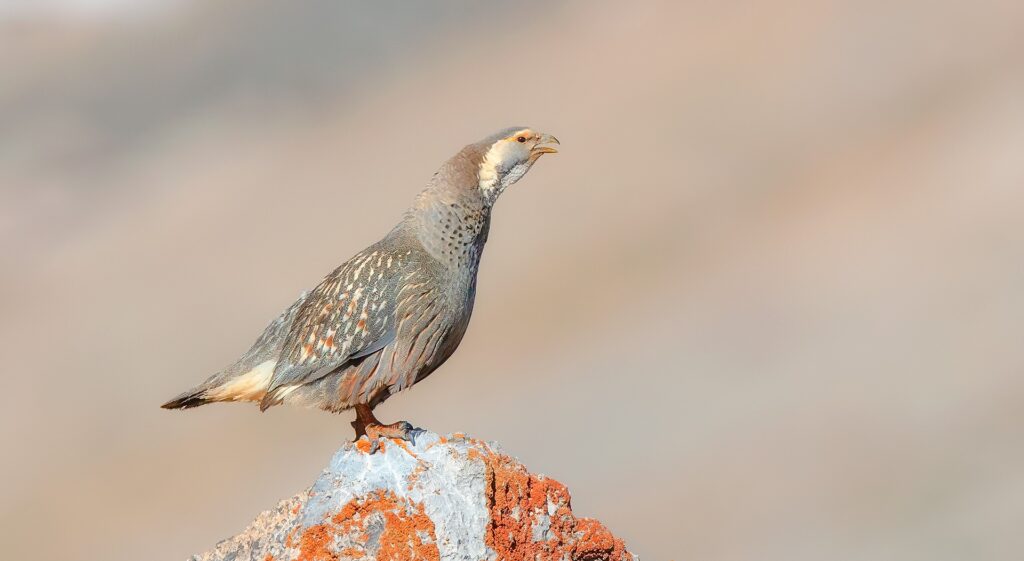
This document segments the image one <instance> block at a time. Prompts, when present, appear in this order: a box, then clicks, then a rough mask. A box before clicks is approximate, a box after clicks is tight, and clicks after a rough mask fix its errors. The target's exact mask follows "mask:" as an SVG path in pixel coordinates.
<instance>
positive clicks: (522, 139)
mask: <svg viewBox="0 0 1024 561" xmlns="http://www.w3.org/2000/svg"><path fill="white" fill-rule="evenodd" d="M547 144H559V142H558V139H557V138H555V137H553V136H551V135H550V134H545V133H541V132H537V131H534V130H533V129H529V128H526V127H513V128H509V129H505V130H503V131H501V132H499V133H497V134H494V135H491V136H489V137H487V138H485V139H484V140H482V141H480V142H479V143H477V148H478V149H479V152H478V153H479V154H480V167H479V170H478V172H477V175H478V177H479V187H480V191H481V192H482V193H483V195H484V198H485V199H486V200H488V201H489V202H491V203H493V202H494V201H495V200H496V199H497V198H498V195H500V194H501V192H502V191H504V190H505V189H506V188H507V187H508V186H509V185H512V184H513V183H515V182H516V181H519V180H520V179H521V178H522V177H523V176H524V175H526V172H528V171H530V168H531V167H533V164H534V163H536V162H537V160H538V159H540V157H541V156H543V155H544V154H554V153H556V152H558V150H555V149H554V148H552V147H551V146H546V145H547Z"/></svg>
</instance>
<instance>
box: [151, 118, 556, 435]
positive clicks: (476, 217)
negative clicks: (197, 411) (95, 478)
mask: <svg viewBox="0 0 1024 561" xmlns="http://www.w3.org/2000/svg"><path fill="white" fill-rule="evenodd" d="M552 144H561V143H560V142H559V141H558V139H557V138H555V137H554V136H552V135H550V134H546V133H541V132H536V131H534V130H533V129H531V128H528V127H511V128H506V129H503V130H501V131H499V132H498V133H496V134H493V135H490V136H488V137H486V138H484V139H483V140H481V141H479V142H475V143H472V144H469V145H467V146H465V147H464V148H462V150H460V151H459V152H458V153H456V154H455V155H454V156H452V157H451V158H450V159H448V160H447V161H446V162H444V164H442V165H441V167H440V168H439V169H438V170H437V171H436V172H435V173H434V175H433V177H432V178H431V179H430V181H429V182H428V183H427V185H426V188H424V189H423V190H422V191H421V192H420V193H419V195H417V196H416V198H415V200H414V202H413V204H412V206H411V207H410V208H409V209H408V210H407V211H406V212H405V213H404V215H403V216H402V219H401V220H400V221H399V223H398V225H397V226H395V227H394V228H393V229H392V230H391V231H390V232H389V233H388V234H387V235H385V236H384V237H383V238H382V239H381V240H380V241H378V242H376V243H374V244H372V245H370V246H369V247H367V248H366V249H364V250H362V251H360V252H358V253H356V254H355V255H354V256H352V257H351V258H350V259H349V260H347V261H345V262H344V263H342V264H341V265H340V266H338V267H337V268H336V269H334V271H332V272H331V273H330V274H328V275H327V276H326V277H324V278H323V280H321V281H320V283H319V284H317V285H316V286H315V287H314V288H313V289H311V290H309V291H307V292H304V293H303V294H302V295H300V296H299V298H298V299H297V300H296V301H295V302H294V303H293V304H292V305H290V306H289V307H288V308H287V309H285V310H284V312H282V313H281V314H280V315H279V316H277V318H275V319H274V320H273V321H272V322H271V323H270V325H268V326H267V327H266V329H264V331H263V333H262V334H261V335H260V336H259V337H258V338H257V339H256V341H255V343H253V345H252V347H251V348H250V349H249V350H248V351H247V352H246V353H245V354H243V355H242V356H241V357H240V358H239V359H238V360H236V361H235V362H234V363H232V364H231V365H229V366H228V367H227V368H225V369H223V370H221V371H219V372H217V373H215V374H213V375H212V376H210V377H209V378H207V379H206V380H205V381H204V382H202V383H201V384H199V385H198V386H195V387H193V388H192V389H190V390H188V391H186V392H184V393H182V394H181V395H179V396H177V397H175V398H174V399H172V400H170V401H168V402H167V403H164V404H163V405H162V407H163V408H165V409H189V408H193V407H198V406H200V405H205V404H208V403H215V402H234V401H242V402H253V403H257V404H258V405H259V408H260V410H261V411H266V410H267V409H268V408H270V407H273V406H275V405H279V404H286V405H297V406H302V407H307V408H319V409H322V410H325V411H328V412H332V413H340V412H343V411H347V410H349V409H355V413H356V419H355V420H354V421H352V423H351V425H352V427H353V429H355V438H356V439H357V440H358V439H360V438H361V437H363V436H365V437H366V438H367V439H369V440H370V441H372V442H373V443H374V444H376V442H377V440H379V439H381V438H398V439H402V440H412V439H413V438H414V437H415V435H416V433H417V431H418V430H419V429H415V428H414V427H413V425H412V424H411V423H409V422H408V421H397V422H394V423H390V424H384V423H383V422H381V421H380V420H378V419H377V418H376V417H375V416H374V414H373V410H374V408H375V407H376V406H378V405H380V404H381V403H383V402H384V401H385V400H386V399H388V398H389V397H391V396H392V395H394V394H396V393H398V392H400V391H402V390H405V389H408V388H410V387H412V386H413V385H414V384H416V383H418V382H420V381H422V380H423V379H425V378H426V377H427V376H429V375H430V374H431V373H433V372H434V371H435V370H437V369H438V368H439V367H440V366H441V365H442V364H443V363H444V362H445V361H446V360H447V359H448V358H449V357H450V356H452V353H454V352H455V350H456V348H457V347H458V346H459V343H460V342H461V341H462V338H463V335H465V333H466V329H467V327H468V325H469V320H470V316H471V315H472V313H473V303H474V301H475V299H476V291H477V273H478V271H479V269H480V258H481V255H482V253H483V249H484V244H485V243H486V242H487V235H488V231H489V230H490V224H491V212H492V209H493V207H494V204H495V202H496V201H497V200H498V198H499V197H500V196H501V194H502V193H503V192H504V191H505V190H506V189H507V188H508V187H510V186H511V185H512V184H514V183H516V182H517V181H519V180H520V179H522V178H523V176H524V175H526V173H527V172H528V171H530V169H531V168H532V167H533V165H534V164H535V163H536V162H537V161H538V160H539V159H540V158H541V157H542V156H543V155H545V154H554V153H557V152H558V150H556V149H555V148H554V147H553V146H551V145H552ZM374 448H376V446H374Z"/></svg>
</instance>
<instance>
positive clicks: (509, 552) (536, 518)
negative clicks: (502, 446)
mask: <svg viewBox="0 0 1024 561" xmlns="http://www.w3.org/2000/svg"><path fill="white" fill-rule="evenodd" d="M481 456H482V457H483V459H484V462H485V464H486V466H487V479H488V485H487V495H488V496H487V503H488V505H489V507H490V514H491V521H490V525H489V526H488V527H487V534H486V536H485V538H484V539H485V543H486V544H487V545H488V547H490V548H491V549H493V550H494V551H495V553H497V556H498V559H501V560H502V561H561V560H563V559H573V560H580V561H620V560H623V559H631V556H630V555H629V554H628V553H627V552H626V547H625V544H624V543H623V541H622V540H621V539H619V538H616V537H615V536H613V535H612V534H611V532H609V531H608V529H607V528H605V527H604V525H602V524H601V523H599V522H597V521H594V520H590V519H587V518H583V519H577V518H576V517H575V516H574V515H573V513H572V509H571V506H570V497H569V490H568V489H566V487H565V486H564V485H562V484H561V483H559V482H558V481H555V480H553V479H548V478H546V477H543V476H537V475H533V474H531V473H529V472H528V471H526V469H525V468H524V467H523V466H522V465H521V464H519V463H518V462H516V461H515V460H513V459H511V458H509V457H508V456H505V455H502V454H496V453H491V454H486V455H481Z"/></svg>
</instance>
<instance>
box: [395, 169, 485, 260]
mask: <svg viewBox="0 0 1024 561" xmlns="http://www.w3.org/2000/svg"><path fill="white" fill-rule="evenodd" d="M406 220H407V221H410V222H411V223H412V224H411V225H412V226H413V230H414V231H415V232H416V235H417V237H418V238H419V241H420V243H421V244H422V245H423V247H424V249H426V250H427V252H428V253H429V254H430V255H431V256H433V257H434V258H435V259H437V260H438V261H439V262H441V263H442V264H444V265H447V266H449V267H451V268H453V269H466V268H469V269H472V270H474V271H475V270H476V267H477V265H478V264H479V263H480V256H481V254H482V252H483V248H484V243H485V242H486V241H487V232H488V229H489V228H490V223H491V207H490V205H488V204H486V202H485V201H484V200H483V199H482V198H481V197H479V196H471V194H466V193H459V192H453V191H450V190H443V189H432V188H428V189H427V190H425V191H424V192H423V193H421V194H420V196H419V197H418V198H417V200H416V204H415V205H413V207H412V208H411V209H410V211H409V214H408V216H407V217H406Z"/></svg>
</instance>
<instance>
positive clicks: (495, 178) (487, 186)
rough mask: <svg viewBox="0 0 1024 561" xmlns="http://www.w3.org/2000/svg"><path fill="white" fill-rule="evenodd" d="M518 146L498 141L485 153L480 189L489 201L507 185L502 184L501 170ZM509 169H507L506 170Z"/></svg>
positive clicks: (481, 168)
mask: <svg viewBox="0 0 1024 561" xmlns="http://www.w3.org/2000/svg"><path fill="white" fill-rule="evenodd" d="M516 148H517V147H516V146H515V145H514V144H512V143H511V142H500V141H499V142H496V143H495V144H494V145H493V146H491V148H490V150H488V151H487V153H486V154H484V159H483V161H482V162H480V172H479V176H480V190H481V191H482V192H483V193H484V196H485V197H486V198H487V200H489V201H494V199H496V198H497V197H498V195H500V194H501V190H502V189H503V188H504V187H506V186H505V185H502V184H501V179H500V172H501V167H502V165H503V164H504V163H505V162H506V161H507V160H508V159H509V156H510V154H509V153H510V152H511V151H512V150H515V149H516ZM505 171H507V170H505Z"/></svg>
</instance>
